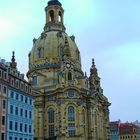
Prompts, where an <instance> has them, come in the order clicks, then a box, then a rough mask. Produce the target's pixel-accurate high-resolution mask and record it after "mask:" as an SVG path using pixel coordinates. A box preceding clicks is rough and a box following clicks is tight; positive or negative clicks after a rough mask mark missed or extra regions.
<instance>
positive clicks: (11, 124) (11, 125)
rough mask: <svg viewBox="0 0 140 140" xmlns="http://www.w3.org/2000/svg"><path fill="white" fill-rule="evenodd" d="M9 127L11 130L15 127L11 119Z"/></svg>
mask: <svg viewBox="0 0 140 140" xmlns="http://www.w3.org/2000/svg"><path fill="white" fill-rule="evenodd" d="M9 129H10V130H12V129H13V121H10V123H9Z"/></svg>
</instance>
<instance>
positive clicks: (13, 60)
mask: <svg viewBox="0 0 140 140" xmlns="http://www.w3.org/2000/svg"><path fill="white" fill-rule="evenodd" d="M12 54H13V55H12V59H11V60H12V62H15V52H14V51H13V52H12Z"/></svg>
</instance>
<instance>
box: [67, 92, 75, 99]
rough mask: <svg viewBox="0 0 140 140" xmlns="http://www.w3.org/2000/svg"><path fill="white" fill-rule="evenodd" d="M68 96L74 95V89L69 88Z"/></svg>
mask: <svg viewBox="0 0 140 140" xmlns="http://www.w3.org/2000/svg"><path fill="white" fill-rule="evenodd" d="M68 97H70V98H72V97H74V90H68Z"/></svg>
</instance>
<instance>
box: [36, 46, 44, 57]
mask: <svg viewBox="0 0 140 140" xmlns="http://www.w3.org/2000/svg"><path fill="white" fill-rule="evenodd" d="M37 51H38V58H42V57H43V49H42V48H38V49H37Z"/></svg>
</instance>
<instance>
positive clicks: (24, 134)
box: [0, 52, 34, 140]
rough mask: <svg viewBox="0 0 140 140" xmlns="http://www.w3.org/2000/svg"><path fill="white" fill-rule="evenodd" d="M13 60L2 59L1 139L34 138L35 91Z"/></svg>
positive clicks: (0, 75)
mask: <svg viewBox="0 0 140 140" xmlns="http://www.w3.org/2000/svg"><path fill="white" fill-rule="evenodd" d="M16 65H17V64H16V62H15V56H14V52H13V56H12V61H11V62H10V63H7V62H5V60H4V59H2V60H1V61H0V103H1V104H0V105H1V107H2V110H0V115H1V117H0V119H1V121H0V122H1V123H0V129H1V131H0V132H1V140H33V121H34V111H33V109H34V106H33V100H34V98H33V97H34V96H33V91H32V89H31V85H30V84H29V83H28V82H27V81H26V80H25V79H24V74H21V73H20V72H19V71H18V70H17V67H16Z"/></svg>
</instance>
